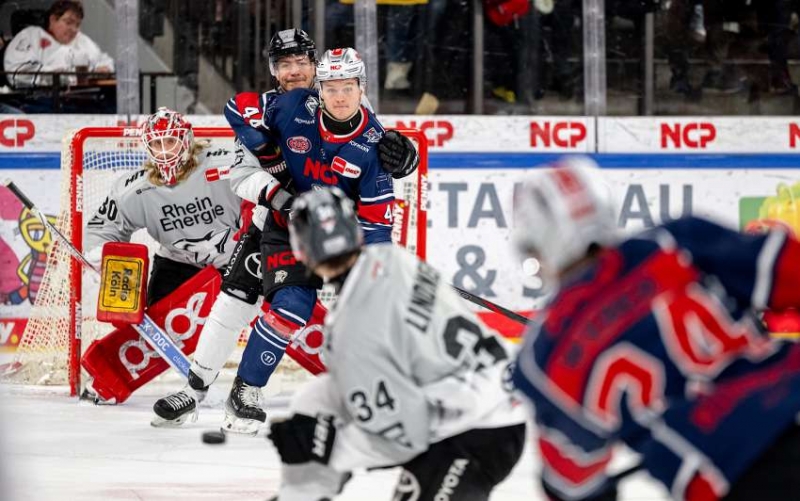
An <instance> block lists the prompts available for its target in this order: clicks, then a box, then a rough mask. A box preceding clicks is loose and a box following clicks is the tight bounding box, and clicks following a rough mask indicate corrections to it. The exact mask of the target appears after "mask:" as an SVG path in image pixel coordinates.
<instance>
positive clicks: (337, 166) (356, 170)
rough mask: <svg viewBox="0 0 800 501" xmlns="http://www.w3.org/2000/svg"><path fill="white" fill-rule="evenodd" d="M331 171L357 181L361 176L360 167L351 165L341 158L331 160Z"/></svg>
mask: <svg viewBox="0 0 800 501" xmlns="http://www.w3.org/2000/svg"><path fill="white" fill-rule="evenodd" d="M331 170H333V172H336V173H338V174H341V175H342V176H344V177H349V178H351V179H358V176H360V175H361V167H359V166H358V165H356V164H351V163H350V162H348V161H347V160H345V159H344V158H342V157H334V158H333V162H331Z"/></svg>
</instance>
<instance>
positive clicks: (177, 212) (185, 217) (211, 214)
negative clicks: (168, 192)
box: [158, 197, 225, 233]
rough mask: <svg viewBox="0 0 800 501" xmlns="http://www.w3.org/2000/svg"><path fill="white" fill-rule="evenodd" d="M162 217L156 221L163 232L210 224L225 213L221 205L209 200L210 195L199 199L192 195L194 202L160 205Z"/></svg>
mask: <svg viewBox="0 0 800 501" xmlns="http://www.w3.org/2000/svg"><path fill="white" fill-rule="evenodd" d="M161 213H162V214H163V215H164V217H163V218H161V219H159V220H158V222H159V223H160V224H161V229H162V230H164V232H165V233H166V232H170V231H173V230H183V229H185V228H188V227H190V226H194V225H196V224H211V223H213V222H214V219H216V218H218V217H222V216H224V215H225V208H224V207H223V206H222V205H219V204H216V205H214V202H212V201H211V197H203V198H202V199H199V198H197V197H194V202H188V203H186V204H184V205H181V204H167V205H162V206H161Z"/></svg>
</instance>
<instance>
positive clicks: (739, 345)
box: [584, 289, 771, 430]
mask: <svg viewBox="0 0 800 501" xmlns="http://www.w3.org/2000/svg"><path fill="white" fill-rule="evenodd" d="M653 312H654V314H655V317H656V319H657V322H658V325H659V330H660V333H661V338H662V340H663V342H664V345H665V346H666V347H667V349H668V351H669V354H670V359H671V360H672V361H673V362H674V363H675V365H676V366H677V367H678V369H679V370H680V371H681V372H682V373H683V374H685V375H686V377H687V379H690V380H692V379H698V378H700V379H707V378H713V377H714V376H715V375H716V374H718V373H719V372H720V371H721V370H723V369H724V368H725V367H727V366H728V364H729V363H730V362H731V361H732V360H734V359H735V358H737V357H741V356H744V357H747V358H750V359H761V358H763V357H765V356H767V355H768V354H769V353H771V348H770V345H769V343H768V341H767V340H765V339H763V338H761V337H759V336H758V335H757V334H756V333H755V332H754V331H753V329H750V328H748V327H747V326H745V325H742V324H741V323H737V322H734V321H733V320H732V319H731V318H730V317H729V315H728V314H727V312H726V311H725V309H724V308H723V307H722V305H721V304H719V303H718V302H717V301H716V299H710V298H708V297H707V296H704V295H702V294H700V293H692V290H691V289H690V290H688V291H686V294H685V295H682V296H680V297H678V298H673V299H671V300H669V301H656V303H655V304H654V308H653ZM666 377H667V376H666V368H665V366H664V362H662V361H661V360H659V359H658V358H656V357H654V356H652V355H650V354H648V353H646V352H644V351H643V350H642V349H640V348H638V347H636V346H634V345H632V344H630V343H619V344H617V345H615V346H614V347H612V348H610V349H609V350H607V351H606V352H604V353H603V354H602V355H601V356H599V357H598V358H597V361H596V363H595V364H594V366H593V367H592V370H591V374H590V376H589V378H588V382H587V389H586V393H585V395H586V396H585V400H584V405H585V406H586V408H587V409H588V410H590V411H591V412H592V414H594V415H595V417H597V418H599V421H600V422H601V423H602V424H603V425H604V427H606V428H607V429H611V430H614V429H616V428H617V427H618V425H619V423H620V405H621V403H622V397H623V393H625V394H627V395H628V405H630V407H631V411H632V412H633V413H638V412H641V411H644V410H645V409H646V408H647V409H651V410H656V411H657V410H659V409H660V407H661V405H662V403H663V397H664V386H665V384H666Z"/></svg>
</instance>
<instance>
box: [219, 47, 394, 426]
mask: <svg viewBox="0 0 800 501" xmlns="http://www.w3.org/2000/svg"><path fill="white" fill-rule="evenodd" d="M365 75H366V72H365V69H364V63H363V61H362V60H361V59H360V57H359V56H358V53H357V52H356V51H355V50H353V49H334V50H331V51H327V52H326V53H325V54H324V55H323V56H322V57H321V58H320V60H319V62H318V64H317V81H318V83H319V94H318V93H317V91H315V90H309V89H296V90H293V91H291V92H288V93H285V94H282V95H279V96H270V97H266V98H263V99H262V104H263V105H264V109H263V124H264V128H265V129H266V130H268V134H269V138H270V139H272V140H273V141H274V143H272V144H274V145H276V146H279V147H280V149H281V152H282V155H283V159H284V161H285V163H286V169H287V172H288V173H289V176H290V178H291V180H292V182H291V186H290V187H289V188H290V189H286V187H284V186H281V185H277V186H276V185H275V184H274V183H271V182H270V181H269V179H268V177H266V176H264V171H263V170H260V169H254V168H252V167H248V166H236V167H234V168H233V169H232V171H231V175H232V186H233V187H234V190H235V191H236V193H237V194H239V195H240V196H242V197H243V198H245V199H247V200H251V201H253V202H254V203H258V204H260V205H262V206H264V207H268V208H270V209H271V212H270V215H269V217H268V219H267V222H266V224H265V226H264V231H263V233H262V238H261V263H262V267H261V269H262V275H263V286H264V287H263V294H264V297H265V298H266V299H267V300H268V301H270V309H269V311H268V312H267V313H266V314H264V315H263V316H262V317H261V318H260V319H259V320H258V321H257V322H256V325H255V327H254V328H253V330H252V331H251V334H250V339H249V341H248V344H247V347H246V348H245V351H244V353H243V355H242V361H241V364H240V365H239V370H238V373H237V377H236V379H235V381H234V385H233V388H232V389H231V393H230V395H229V398H228V400H227V402H226V406H225V412H226V417H225V422H224V423H223V429H224V430H226V431H231V432H238V433H246V434H252V433H256V432H257V431H258V429H259V427H260V424H261V423H263V422H264V421H265V420H266V415H265V413H264V411H263V410H262V409H261V407H260V400H259V399H260V391H259V388H261V387H263V386H265V385H266V383H267V381H268V380H269V377H270V376H271V374H272V372H273V371H274V370H275V368H276V367H277V366H278V363H279V362H280V360H281V358H282V356H283V354H284V352H285V350H286V347H287V345H288V343H289V340H290V339H291V337H292V335H293V334H294V333H295V332H297V331H298V330H299V329H300V328H302V327H303V326H304V325H305V324H306V322H307V321H308V319H309V318H310V316H311V312H312V309H313V307H314V304H315V303H316V299H317V295H316V290H317V289H318V288H319V287H320V286H321V285H322V283H321V280H320V279H319V278H318V277H315V276H313V275H310V274H309V273H308V272H307V270H306V269H305V267H304V266H303V265H302V263H298V262H297V261H296V260H295V259H294V257H293V255H292V252H291V246H290V245H289V240H288V230H287V227H286V217H287V216H288V215H289V208H290V207H291V203H292V199H293V195H292V190H294V191H295V192H304V191H308V190H310V189H313V188H314V187H316V186H320V187H321V186H337V187H339V188H341V189H342V191H344V192H345V193H346V194H347V196H348V197H350V198H351V199H352V200H353V201H354V202H355V203H356V205H357V207H358V215H359V220H360V223H361V226H362V228H363V230H364V232H365V234H366V241H367V242H368V243H374V242H389V241H391V228H392V207H393V202H394V192H393V183H392V174H390V173H389V172H388V171H387V170H385V169H384V168H383V167H382V166H381V160H380V156H379V148H378V144H379V141H380V140H381V137H382V136H383V135H384V130H383V127H382V126H381V125H380V123H378V121H377V120H376V119H375V117H374V115H373V114H372V113H371V112H370V111H369V110H367V109H366V108H365V107H364V106H362V105H361V96H362V94H363V93H364V88H365V84H366V82H365Z"/></svg>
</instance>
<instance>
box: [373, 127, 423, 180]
mask: <svg viewBox="0 0 800 501" xmlns="http://www.w3.org/2000/svg"><path fill="white" fill-rule="evenodd" d="M378 151H379V153H380V157H381V164H382V165H383V168H384V170H386V171H387V172H388V173H390V174H391V175H392V177H393V178H395V179H400V178H404V177H406V176H408V175H409V174H411V173H412V172H414V171H415V170H417V166H419V154H417V149H416V148H415V147H414V143H412V142H411V140H410V139H408V138H407V137H405V136H404V135H402V134H400V133H399V132H397V131H396V130H390V131H386V134H384V135H383V137H382V138H381V140H380V142H379V143H378Z"/></svg>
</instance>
